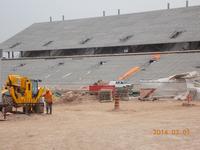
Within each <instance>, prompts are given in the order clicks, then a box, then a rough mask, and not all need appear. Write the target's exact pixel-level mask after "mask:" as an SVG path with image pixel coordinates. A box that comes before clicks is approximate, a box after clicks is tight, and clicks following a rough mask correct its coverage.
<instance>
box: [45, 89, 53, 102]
mask: <svg viewBox="0 0 200 150" xmlns="http://www.w3.org/2000/svg"><path fill="white" fill-rule="evenodd" d="M44 98H45V101H46V102H47V103H52V101H53V98H52V93H51V92H50V91H48V92H46V93H45V95H44Z"/></svg>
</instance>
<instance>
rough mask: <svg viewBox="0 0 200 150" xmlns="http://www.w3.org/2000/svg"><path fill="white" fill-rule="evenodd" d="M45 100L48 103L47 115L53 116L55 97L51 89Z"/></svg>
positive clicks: (47, 91)
mask: <svg viewBox="0 0 200 150" xmlns="http://www.w3.org/2000/svg"><path fill="white" fill-rule="evenodd" d="M44 99H45V102H46V113H47V114H49V113H50V114H52V104H53V96H52V93H51V91H50V90H49V89H47V90H46V93H45V94H44Z"/></svg>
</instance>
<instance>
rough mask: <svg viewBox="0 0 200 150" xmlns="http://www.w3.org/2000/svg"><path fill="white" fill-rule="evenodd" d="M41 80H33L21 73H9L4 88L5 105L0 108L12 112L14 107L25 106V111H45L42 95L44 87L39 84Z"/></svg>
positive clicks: (3, 98)
mask: <svg viewBox="0 0 200 150" xmlns="http://www.w3.org/2000/svg"><path fill="white" fill-rule="evenodd" d="M39 82H41V80H31V79H29V78H28V77H25V76H20V75H8V78H7V81H6V83H5V86H4V88H3V90H2V101H3V105H2V107H1V108H0V109H1V110H4V111H6V112H11V111H12V109H13V107H15V108H18V107H23V112H24V113H31V112H34V113H43V110H44V109H43V108H44V104H43V102H42V101H41V97H42V95H43V92H44V88H42V87H39V86H38V83H39ZM3 106H4V107H3Z"/></svg>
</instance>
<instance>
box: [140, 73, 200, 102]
mask: <svg viewBox="0 0 200 150" xmlns="http://www.w3.org/2000/svg"><path fill="white" fill-rule="evenodd" d="M140 84H141V88H156V91H155V93H154V96H155V97H174V98H175V99H185V98H186V96H187V94H188V91H189V90H192V91H195V93H196V94H195V97H194V98H195V99H196V100H200V74H199V73H198V72H197V71H192V72H186V73H182V74H176V75H172V76H170V77H167V78H161V79H157V80H140Z"/></svg>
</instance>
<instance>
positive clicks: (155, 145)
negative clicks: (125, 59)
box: [0, 100, 200, 150]
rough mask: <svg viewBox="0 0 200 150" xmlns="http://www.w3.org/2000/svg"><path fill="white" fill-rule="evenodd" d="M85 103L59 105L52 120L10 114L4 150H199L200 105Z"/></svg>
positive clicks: (0, 146)
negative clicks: (116, 109) (114, 105)
mask: <svg viewBox="0 0 200 150" xmlns="http://www.w3.org/2000/svg"><path fill="white" fill-rule="evenodd" d="M120 108H121V110H120V111H118V112H115V111H113V103H99V102H97V101H85V102H82V103H79V104H67V103H63V104H56V105H54V107H53V109H54V110H53V115H46V114H42V115H30V116H27V115H23V114H15V115H13V114H10V115H9V116H8V119H7V121H0V139H1V140H0V150H107V149H108V150H134V149H135V150H161V149H162V150H169V149H170V150H175V149H177V150H180V149H181V150H186V149H187V150H199V149H200V103H199V102H195V106H193V107H183V106H182V102H180V101H156V102H140V101H134V100H132V101H123V102H120Z"/></svg>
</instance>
